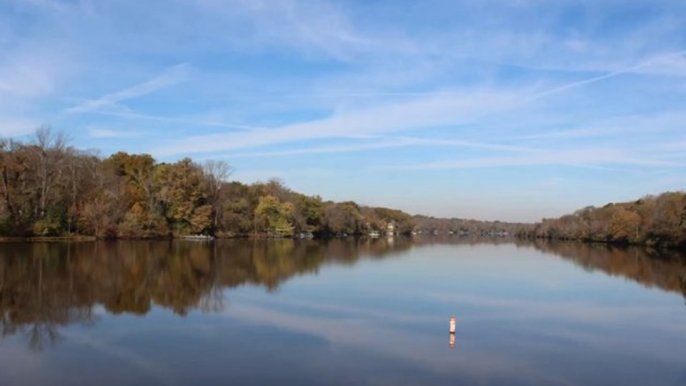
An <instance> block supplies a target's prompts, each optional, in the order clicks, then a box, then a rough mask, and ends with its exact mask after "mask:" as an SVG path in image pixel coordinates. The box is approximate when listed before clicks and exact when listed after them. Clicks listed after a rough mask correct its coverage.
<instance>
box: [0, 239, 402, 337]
mask: <svg viewBox="0 0 686 386" xmlns="http://www.w3.org/2000/svg"><path fill="white" fill-rule="evenodd" d="M410 246H411V243H410V240H408V239H399V240H395V241H394V242H393V243H392V244H390V243H388V242H387V241H386V240H352V239H351V240H330V241H326V242H315V241H304V242H295V241H293V240H275V241H268V242H264V241H262V242H250V241H243V240H222V241H217V242H214V243H199V242H116V243H99V242H98V243H76V244H70V243H68V244H48V243H37V244H4V245H1V246H0V316H1V324H0V334H1V335H2V336H7V335H12V334H18V333H24V334H26V335H27V337H28V344H29V346H30V347H31V348H32V349H34V350H37V351H40V350H42V349H43V348H44V347H45V346H46V345H49V344H53V343H55V342H56V340H57V338H58V327H60V326H65V325H68V324H73V323H93V322H95V317H94V311H93V310H94V307H95V306H96V305H102V306H103V307H104V309H105V310H106V311H107V312H109V313H111V314H121V313H130V314H137V315H144V314H146V313H148V312H149V311H150V310H151V307H152V305H153V304H154V305H156V306H160V307H164V308H168V309H171V310H173V311H174V312H175V313H177V314H178V315H185V314H187V313H188V312H189V310H191V309H201V310H203V311H220V310H222V309H224V308H225V306H226V299H225V298H224V296H223V291H222V290H223V289H224V288H231V287H237V286H241V285H244V284H253V285H259V286H264V287H265V288H266V289H268V290H269V291H273V290H275V289H277V288H278V286H279V285H280V284H281V283H282V282H284V281H285V280H288V279H289V278H291V277H292V276H294V275H300V274H316V273H317V270H318V269H319V267H320V266H321V265H322V264H330V263H336V264H355V262H356V261H357V260H359V259H360V258H368V259H379V258H384V257H387V256H392V255H393V254H397V253H401V252H403V251H406V250H408V249H409V248H410Z"/></svg>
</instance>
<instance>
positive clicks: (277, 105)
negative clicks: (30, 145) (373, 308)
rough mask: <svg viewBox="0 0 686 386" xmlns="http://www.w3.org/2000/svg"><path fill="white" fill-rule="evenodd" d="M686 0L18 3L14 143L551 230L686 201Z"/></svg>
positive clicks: (9, 31) (7, 101) (13, 17)
mask: <svg viewBox="0 0 686 386" xmlns="http://www.w3.org/2000/svg"><path fill="white" fill-rule="evenodd" d="M684 20H686V2H684V1H683V0H660V1H654V0H461V1H460V0H453V1H448V0H445V1H435V0H425V1H421V2H418V1H410V0H385V1H384V0H364V1H363V0H340V1H319V0H146V1H139V0H2V1H1V2H0V136H4V137H12V138H17V139H24V140H30V138H31V134H32V133H33V132H34V131H35V129H36V128H38V127H40V126H44V125H47V126H50V127H51V128H52V129H53V130H55V131H61V132H64V133H66V134H68V135H69V137H70V138H71V143H72V145H73V146H75V147H78V148H81V149H97V150H99V152H100V154H101V155H102V156H107V155H109V154H111V153H113V152H116V151H120V150H123V151H127V152H131V153H139V152H144V153H150V154H152V155H153V156H154V157H155V158H156V159H157V160H158V161H162V162H173V161H176V160H178V159H181V158H184V157H191V158H193V159H194V160H196V161H198V162H202V161H204V160H209V159H215V160H225V161H227V162H228V163H229V164H230V165H232V167H233V169H234V173H233V175H232V177H231V178H232V179H235V180H238V181H242V182H245V183H252V182H255V181H266V180H268V179H270V178H279V179H281V180H282V181H283V182H284V183H285V184H286V185H288V186H289V187H291V188H292V189H294V190H296V191H299V192H303V193H306V194H317V195H320V196H322V197H323V198H324V199H330V200H335V201H344V200H354V201H357V202H359V203H361V204H365V205H375V206H386V207H393V208H398V209H402V210H405V211H407V212H410V213H413V214H427V215H433V216H440V217H462V218H475V219H482V220H495V219H499V220H505V221H527V222H528V221H537V220H540V219H541V218H543V217H554V216H560V215H562V214H565V213H570V212H573V211H574V210H576V209H579V208H582V207H585V206H588V205H595V206H601V205H604V204H606V203H608V202H620V201H630V200H635V199H638V198H640V197H642V196H644V195H647V194H656V193H660V192H663V191H669V190H682V189H684V187H685V185H686V184H685V182H686V23H684Z"/></svg>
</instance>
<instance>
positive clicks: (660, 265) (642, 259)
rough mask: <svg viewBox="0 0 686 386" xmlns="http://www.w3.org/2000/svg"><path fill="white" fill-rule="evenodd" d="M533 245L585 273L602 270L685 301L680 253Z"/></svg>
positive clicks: (685, 282) (602, 246) (573, 244)
mask: <svg viewBox="0 0 686 386" xmlns="http://www.w3.org/2000/svg"><path fill="white" fill-rule="evenodd" d="M525 245H529V244H528V243H527V244H525ZM533 245H534V246H535V247H536V249H538V250H540V251H543V252H545V253H551V254H554V255H556V256H560V257H562V258H564V259H567V260H570V261H572V262H574V263H575V264H577V265H579V266H581V267H583V268H584V269H586V270H589V271H594V270H600V271H603V272H605V273H607V274H609V275H612V276H619V277H624V278H627V279H631V280H633V281H636V282H638V283H641V284H642V285H644V286H646V287H657V288H660V289H662V290H663V291H668V292H677V293H680V294H682V295H683V296H684V297H685V298H686V259H685V258H684V256H683V255H682V254H679V253H678V252H675V251H665V250H662V251H658V250H654V249H645V248H636V247H628V248H625V247H614V246H611V245H605V244H597V243H596V244H587V243H576V242H566V243H565V242H549V241H545V240H536V241H535V242H534V244H533Z"/></svg>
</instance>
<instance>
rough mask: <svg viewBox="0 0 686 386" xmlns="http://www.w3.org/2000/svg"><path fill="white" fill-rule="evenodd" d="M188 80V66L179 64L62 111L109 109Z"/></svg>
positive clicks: (83, 111)
mask: <svg viewBox="0 0 686 386" xmlns="http://www.w3.org/2000/svg"><path fill="white" fill-rule="evenodd" d="M187 78H188V65H186V64H179V65H176V66H173V67H169V68H167V69H165V70H164V71H163V72H162V74H160V75H158V76H156V77H154V78H152V79H150V80H147V81H145V82H143V83H140V84H137V85H135V86H132V87H129V88H126V89H123V90H120V91H116V92H113V93H110V94H106V95H103V96H102V97H100V98H97V99H91V100H87V101H85V102H82V103H80V104H78V105H76V106H73V107H70V108H68V109H66V110H64V112H65V113H67V114H76V113H85V112H90V111H94V110H99V109H102V108H104V107H110V106H113V105H116V104H118V103H119V102H123V101H126V100H129V99H134V98H138V97H141V96H144V95H147V94H150V93H153V92H155V91H158V90H160V89H163V88H165V87H169V86H172V85H175V84H178V83H180V82H182V81H184V80H186V79H187Z"/></svg>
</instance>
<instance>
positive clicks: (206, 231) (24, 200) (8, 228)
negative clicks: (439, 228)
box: [0, 128, 421, 238]
mask: <svg viewBox="0 0 686 386" xmlns="http://www.w3.org/2000/svg"><path fill="white" fill-rule="evenodd" d="M231 172H232V168H231V167H230V166H229V165H228V164H227V163H226V162H223V161H207V162H205V163H202V164H199V163H196V162H193V161H192V160H191V159H189V158H184V159H182V160H179V161H178V162H174V163H165V162H157V161H156V160H155V159H154V158H153V157H152V156H150V155H148V154H128V153H125V152H118V153H115V154H112V155H110V156H109V157H106V158H103V157H100V156H98V154H97V153H94V152H89V151H82V150H78V149H76V148H74V147H72V146H70V145H69V141H68V139H67V137H66V136H65V135H63V134H60V133H54V132H52V131H51V130H50V129H49V128H42V129H39V130H38V131H37V132H36V134H35V136H34V138H33V139H32V140H29V141H26V142H21V141H16V140H12V139H5V140H1V141H0V236H16V237H29V236H47V237H54V236H76V235H78V236H91V237H92V236H94V237H97V238H156V237H170V236H172V237H174V236H184V235H214V236H219V237H232V236H247V235H259V236H286V237H288V236H294V235H310V234H312V235H318V236H326V235H360V234H369V233H372V232H375V231H376V232H380V233H381V234H384V233H386V232H387V231H388V229H389V225H392V231H393V232H394V233H399V234H400V233H410V232H412V231H413V230H414V229H415V227H416V226H417V224H418V222H421V221H418V219H417V218H415V217H413V216H411V215H409V214H407V213H405V212H402V211H400V210H395V209H389V208H380V207H367V206H362V205H359V204H357V203H355V202H352V201H347V202H332V201H324V200H323V199H322V198H321V197H319V196H309V195H305V194H301V193H298V192H294V191H292V190H291V189H289V188H288V187H286V186H284V184H282V183H281V182H280V181H279V180H275V179H274V180H270V181H268V182H260V183H254V184H243V183H241V182H237V181H229V177H230V176H231ZM419 220H421V219H419Z"/></svg>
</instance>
